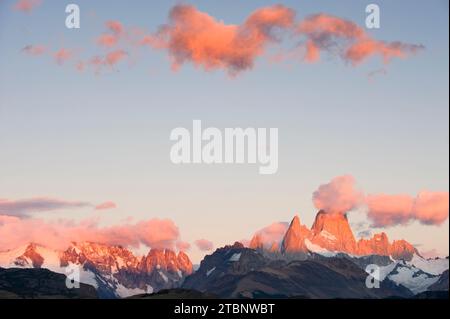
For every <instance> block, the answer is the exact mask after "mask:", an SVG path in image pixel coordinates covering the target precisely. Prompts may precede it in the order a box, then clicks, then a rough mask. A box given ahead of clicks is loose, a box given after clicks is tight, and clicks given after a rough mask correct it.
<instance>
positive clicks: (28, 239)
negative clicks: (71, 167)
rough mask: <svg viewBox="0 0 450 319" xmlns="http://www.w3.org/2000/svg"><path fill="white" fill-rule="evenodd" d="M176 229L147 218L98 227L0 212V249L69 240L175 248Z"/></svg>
mask: <svg viewBox="0 0 450 319" xmlns="http://www.w3.org/2000/svg"><path fill="white" fill-rule="evenodd" d="M178 238H179V230H178V227H177V226H176V225H175V223H174V222H173V221H171V220H169V219H150V220H146V221H140V222H137V223H135V224H124V225H115V226H109V227H100V226H99V224H98V221H96V220H84V221H81V222H79V223H75V222H73V221H70V220H58V221H56V222H48V221H44V220H41V219H20V218H17V217H12V216H2V215H0V250H8V249H13V248H17V247H18V246H21V245H26V244H29V243H36V244H39V245H44V246H47V247H50V248H53V249H65V248H67V247H68V246H69V245H70V243H72V242H95V243H100V244H107V245H121V246H124V247H135V248H137V247H139V246H140V245H141V244H142V245H146V246H148V247H152V248H160V249H163V248H169V249H174V248H175V245H176V241H177V240H178Z"/></svg>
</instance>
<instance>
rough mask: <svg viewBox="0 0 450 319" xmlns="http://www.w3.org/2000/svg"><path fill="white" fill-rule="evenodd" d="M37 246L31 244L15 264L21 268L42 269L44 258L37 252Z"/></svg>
mask: <svg viewBox="0 0 450 319" xmlns="http://www.w3.org/2000/svg"><path fill="white" fill-rule="evenodd" d="M37 248H38V246H37V245H36V244H29V245H28V246H27V248H26V249H25V252H24V253H23V254H22V255H21V256H19V257H17V258H16V260H15V262H14V263H15V264H16V265H17V266H20V267H26V266H32V267H33V268H41V266H42V264H43V263H44V258H43V257H42V256H41V255H40V254H39V253H38V252H37Z"/></svg>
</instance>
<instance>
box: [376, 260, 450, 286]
mask: <svg viewBox="0 0 450 319" xmlns="http://www.w3.org/2000/svg"><path fill="white" fill-rule="evenodd" d="M448 268H449V262H448V258H436V259H424V258H422V257H420V256H418V255H414V256H413V258H412V260H411V261H404V260H397V261H393V262H392V263H390V264H389V265H386V266H383V267H381V268H380V280H384V279H385V278H389V279H390V280H392V281H393V282H395V283H397V284H401V285H403V286H405V287H407V288H408V289H410V290H411V291H412V292H413V293H415V294H418V293H420V292H423V291H427V290H428V289H429V288H430V287H431V286H432V285H434V284H435V283H437V282H438V281H439V279H440V278H441V275H442V274H443V273H444V272H445V271H446V270H448ZM447 290H448V286H447Z"/></svg>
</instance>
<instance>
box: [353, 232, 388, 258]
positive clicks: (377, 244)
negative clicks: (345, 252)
mask: <svg viewBox="0 0 450 319" xmlns="http://www.w3.org/2000/svg"><path fill="white" fill-rule="evenodd" d="M389 246H390V244H389V239H388V237H387V235H386V234H385V233H384V232H383V233H380V234H375V235H374V236H373V237H372V238H370V239H360V240H359V241H358V249H357V254H358V255H381V256H388V255H389Z"/></svg>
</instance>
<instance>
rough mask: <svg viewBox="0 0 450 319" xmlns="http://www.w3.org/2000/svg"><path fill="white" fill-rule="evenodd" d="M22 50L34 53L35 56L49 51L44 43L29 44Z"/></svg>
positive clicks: (30, 53)
mask: <svg viewBox="0 0 450 319" xmlns="http://www.w3.org/2000/svg"><path fill="white" fill-rule="evenodd" d="M22 52H24V53H26V54H29V55H33V56H39V55H43V54H45V53H46V52H47V48H46V47H45V46H44V45H40V44H38V45H31V44H30V45H27V46H25V47H24V48H23V49H22Z"/></svg>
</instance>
